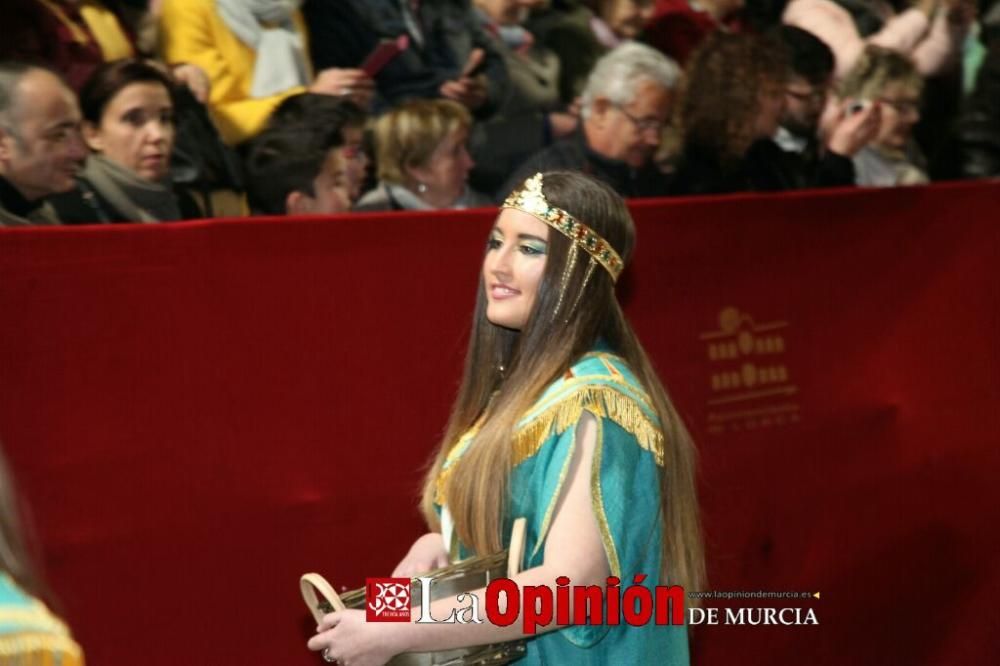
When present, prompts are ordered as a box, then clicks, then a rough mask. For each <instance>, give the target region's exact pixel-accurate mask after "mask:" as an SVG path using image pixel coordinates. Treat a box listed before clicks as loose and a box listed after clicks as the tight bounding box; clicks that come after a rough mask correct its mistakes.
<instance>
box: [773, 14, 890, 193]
mask: <svg viewBox="0 0 1000 666" xmlns="http://www.w3.org/2000/svg"><path fill="white" fill-rule="evenodd" d="M777 36H778V38H779V39H780V40H781V41H782V42H783V43H784V45H785V47H786V49H787V51H788V55H789V62H790V65H791V72H790V76H789V78H788V81H787V83H786V84H785V107H784V112H783V113H782V117H781V125H780V127H779V128H778V131H777V133H776V134H775V136H774V141H775V143H777V144H778V146H780V147H781V149H782V150H784V151H785V152H786V154H787V156H788V159H787V160H786V161H787V162H788V166H789V169H788V172H789V173H790V174H791V175H792V176H793V177H794V178H795V179H796V180H797V181H798V182H797V183H796V185H797V186H798V187H848V186H851V185H854V183H855V173H854V165H853V163H852V158H853V157H854V155H856V154H857V153H858V152H859V151H860V150H861V149H862V148H864V147H865V146H866V145H868V143H869V142H870V141H871V140H872V139H873V138H874V137H875V134H876V133H877V132H878V122H879V115H880V114H879V108H878V106H877V105H868V106H862V107H858V108H854V109H852V108H851V105H850V104H847V105H844V107H843V108H840V109H831V113H830V115H829V120H830V127H829V129H828V131H827V133H826V141H825V143H824V144H821V142H820V139H821V137H820V135H821V133H822V130H821V128H820V125H821V120H822V119H823V116H824V112H826V110H827V99H828V93H829V91H830V87H831V85H832V83H833V73H834V56H833V51H831V50H830V47H828V46H827V45H826V44H825V43H823V42H822V41H821V40H820V39H819V38H817V37H815V36H814V35H813V34H812V33H809V32H807V31H805V30H802V29H801V28H796V27H794V26H788V25H783V26H781V27H780V28H778V29H777ZM796 157H797V158H798V159H797V160H796V159H794V158H796Z"/></svg>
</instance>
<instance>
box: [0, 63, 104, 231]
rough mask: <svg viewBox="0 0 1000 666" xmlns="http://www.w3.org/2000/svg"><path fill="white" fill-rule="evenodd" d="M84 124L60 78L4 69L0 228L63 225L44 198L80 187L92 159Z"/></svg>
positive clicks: (16, 66)
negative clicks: (87, 162)
mask: <svg viewBox="0 0 1000 666" xmlns="http://www.w3.org/2000/svg"><path fill="white" fill-rule="evenodd" d="M80 123H81V118H80V109H79V106H78V105H77V101H76V95H74V94H73V91H71V90H70V89H69V87H67V86H66V84H65V83H63V81H62V79H60V78H59V77H58V76H57V75H56V74H54V73H52V72H50V71H49V70H47V69H43V68H41V67H35V66H32V65H25V64H21V63H13V62H5V63H0V227H2V226H26V225H32V224H57V223H58V220H57V218H56V215H55V212H54V211H53V210H52V208H51V207H50V206H48V205H47V204H46V202H45V198H46V197H47V196H49V195H52V194H56V193H57V192H68V191H69V190H71V189H73V188H74V187H75V186H76V174H77V172H78V171H79V170H80V167H81V166H82V165H83V161H84V159H85V158H86V155H87V152H86V148H85V146H84V144H83V139H82V138H81V136H80Z"/></svg>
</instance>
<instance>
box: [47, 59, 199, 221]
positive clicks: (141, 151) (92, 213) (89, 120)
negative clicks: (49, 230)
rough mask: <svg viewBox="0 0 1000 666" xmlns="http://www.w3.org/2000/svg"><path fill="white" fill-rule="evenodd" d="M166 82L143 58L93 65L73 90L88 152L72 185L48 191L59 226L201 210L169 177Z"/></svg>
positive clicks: (195, 214) (170, 112)
mask: <svg viewBox="0 0 1000 666" xmlns="http://www.w3.org/2000/svg"><path fill="white" fill-rule="evenodd" d="M172 88H173V82H172V81H171V80H170V78H169V77H168V75H167V74H166V72H165V71H163V69H161V68H160V67H157V66H155V65H151V64H149V63H147V62H145V61H143V60H116V61H114V62H111V63H107V64H104V65H101V66H100V67H98V68H97V69H96V70H95V71H94V74H93V75H92V76H91V77H90V80H89V81H87V82H86V83H85V84H84V85H83V89H82V90H81V91H80V110H81V113H82V115H83V137H84V140H85V141H86V143H87V147H88V148H90V151H91V152H90V156H89V157H88V158H87V163H86V165H85V166H84V168H83V170H82V171H81V172H80V173H79V174H78V175H77V186H76V188H75V189H73V190H71V191H70V192H66V193H64V194H59V195H56V196H54V197H52V199H51V201H52V205H53V206H54V207H55V209H56V212H57V214H58V215H59V219H60V220H61V221H62V222H63V224H87V223H97V222H100V223H115V222H167V221H171V220H183V219H196V218H199V217H201V216H202V211H201V209H200V208H199V207H198V205H197V204H196V203H195V201H194V200H193V199H192V198H191V196H190V195H188V194H187V193H186V192H184V191H183V190H181V191H175V190H174V187H173V183H172V182H171V180H170V155H171V152H172V151H173V147H174V139H175V136H176V135H175V126H174V101H173V95H172Z"/></svg>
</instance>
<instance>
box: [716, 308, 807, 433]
mask: <svg viewBox="0 0 1000 666" xmlns="http://www.w3.org/2000/svg"><path fill="white" fill-rule="evenodd" d="M790 330H791V324H789V322H788V321H785V320H780V319H772V320H770V321H764V322H760V321H756V320H755V319H754V318H753V317H752V316H751V315H750V313H748V312H746V311H743V310H740V309H739V308H735V307H731V306H730V307H725V308H723V309H722V310H721V311H720V312H719V321H718V329H717V330H712V331H706V332H705V333H702V334H701V336H700V338H701V340H702V341H703V342H704V343H705V351H706V353H707V358H708V367H709V373H710V377H709V385H710V386H711V388H712V393H711V395H710V396H709V399H708V424H707V425H708V427H707V430H708V432H710V433H711V434H713V435H722V434H725V433H727V432H740V431H744V430H756V429H758V428H773V427H780V426H785V425H791V424H793V423H798V422H799V420H800V418H801V414H800V407H799V399H798V393H799V388H798V386H796V385H795V382H794V381H793V380H792V373H791V372H790V370H789V368H788V354H787V352H788V342H789V336H790Z"/></svg>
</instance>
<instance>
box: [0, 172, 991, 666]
mask: <svg viewBox="0 0 1000 666" xmlns="http://www.w3.org/2000/svg"><path fill="white" fill-rule="evenodd" d="M998 204H1000V186H998V185H996V184H992V185H991V184H976V185H954V186H938V187H934V188H915V189H897V190H885V191H865V192H861V191H858V192H836V193H817V194H796V195H786V196H781V197H765V196H746V197H731V198H723V199H718V200H674V201H646V202H641V203H635V204H634V205H633V206H632V210H633V213H634V216H635V218H636V221H637V225H638V229H639V246H638V252H637V255H636V257H635V261H634V264H633V266H632V267H630V268H629V270H628V271H627V272H626V277H625V278H624V279H623V284H622V285H621V286H620V296H621V298H622V300H623V301H624V302H625V305H626V309H627V312H628V314H629V316H630V318H631V319H632V321H633V322H634V324H635V327H636V329H637V330H638V332H639V335H640V337H641V339H642V340H643V342H644V344H645V345H646V346H647V348H648V350H649V351H650V353H651V355H652V356H653V358H654V360H655V362H656V365H657V367H658V369H659V370H660V372H661V375H662V376H663V378H664V380H665V382H666V383H667V385H668V387H669V388H670V390H671V392H672V394H673V397H674V399H675V401H676V402H677V404H678V406H679V408H680V410H681V412H682V413H683V415H684V417H685V419H686V420H687V423H688V425H689V427H690V428H691V430H692V431H693V433H694V436H695V438H696V440H697V442H698V445H699V448H700V451H701V486H702V500H703V502H702V503H703V509H704V521H705V528H706V540H707V549H708V555H709V574H710V581H709V588H710V589H713V590H723V591H754V590H771V591H785V590H795V591H808V592H820V593H821V596H820V598H819V599H814V598H809V599H806V600H794V601H792V600H760V599H751V600H740V601H735V600H733V601H708V602H706V605H708V606H719V607H720V608H726V607H730V608H738V607H741V606H742V607H780V606H797V607H801V608H803V609H805V608H811V609H812V610H813V611H814V613H815V614H816V617H817V619H818V621H819V626H792V627H773V626H768V627H764V626H726V625H720V626H713V627H704V626H703V627H700V628H698V629H697V630H696V632H695V642H694V646H693V649H694V656H695V661H696V663H699V664H722V663H737V662H739V663H760V664H802V663H809V664H843V663H852V664H866V663H871V664H882V663H908V664H941V663H956V664H957V663H984V661H985V660H988V658H989V657H990V656H992V657H994V658H995V657H996V655H997V654H998V651H1000V642H998V638H997V635H996V631H995V629H996V626H997V619H998V617H997V612H996V610H995V599H996V598H997V596H998V593H1000V563H998V560H1000V558H998V555H1000V536H998V533H997V530H996V527H995V526H996V524H997V518H998V515H997V514H998V510H997V507H998V506H1000V490H998V488H1000V485H998V484H997V483H996V476H997V473H998V471H1000V465H998V462H1000V460H998V458H1000V454H998V453H997V451H998V448H997V445H998V443H1000V442H998V439H1000V438H998V425H1000V424H998V421H1000V417H998V411H1000V410H998V405H1000V402H998V398H1000V380H998V376H1000V373H998V367H997V366H998V364H997V352H996V347H997V342H996V341H997V340H998V339H1000V330H998V329H1000V321H998V296H997V286H996V285H997V277H998V276H997V273H998V269H997V266H998V263H997V262H998V258H1000V257H998V254H1000V252H998V251H1000V238H998V229H1000V220H998V213H997V211H998V208H1000V207H998ZM492 217H493V213H492V212H491V211H472V212H468V213H447V214H414V215H385V216H378V215H366V216H355V217H341V218H331V219H321V218H312V219H308V218H306V219H296V220H267V219H255V220H242V221H218V222H200V223H186V224H175V225H162V226H151V225H149V226H147V225H142V226H139V225H136V226H127V227H126V226H117V227H104V228H85V229H84V228H54V229H32V230H4V231H2V232H0V439H2V441H3V443H4V446H5V448H6V450H7V453H8V456H9V458H10V459H11V461H12V464H13V466H14V468H15V471H16V472H17V474H18V477H19V479H20V481H21V485H22V491H23V494H24V495H25V497H26V499H27V500H29V501H30V504H31V506H32V509H33V513H34V519H35V523H36V524H37V526H38V531H39V533H40V538H41V541H42V543H43V545H44V550H45V556H46V559H45V565H46V568H47V571H48V573H49V574H50V577H51V582H52V583H53V587H54V588H55V589H56V590H57V591H58V593H59V595H60V597H61V600H62V603H63V606H64V611H65V615H66V617H67V619H68V620H69V622H70V623H71V625H72V626H73V628H74V630H75V632H76V634H77V637H78V638H79V640H80V642H81V643H82V644H83V645H84V647H85V649H86V651H87V653H88V656H89V660H90V662H91V663H92V664H96V665H98V666H102V665H106V664H112V665H114V664H128V663H134V662H136V661H141V662H143V663H145V664H148V665H150V666H155V665H158V664H163V665H166V664H171V665H172V664H221V663H242V664H278V663H280V664H303V665H305V664H312V663H315V660H316V657H315V655H311V654H310V653H308V652H307V651H306V650H305V648H304V643H305V640H306V638H307V637H308V635H309V631H310V629H311V627H312V622H311V620H310V619H309V618H308V616H307V614H306V611H305V609H304V607H303V606H302V605H301V600H300V599H299V597H298V591H297V580H298V576H299V574H301V573H302V572H304V571H308V570H317V571H320V572H322V573H324V574H325V575H327V577H329V578H330V579H332V580H333V581H335V582H336V583H337V584H343V585H349V586H356V585H360V584H361V583H362V582H363V578H364V576H365V575H385V574H387V573H388V572H389V571H390V570H391V568H392V566H393V565H394V563H395V562H396V561H397V559H398V558H399V557H401V555H402V554H403V552H404V551H405V549H406V548H407V546H408V544H409V542H410V540H411V539H412V538H414V537H415V536H417V535H418V534H419V533H420V532H421V529H422V527H421V522H420V519H419V517H418V515H417V512H416V509H415V498H416V494H417V492H418V488H419V485H420V481H421V469H422V466H423V464H424V463H425V461H426V459H427V457H428V455H429V452H430V451H431V450H432V448H433V447H434V446H435V444H436V440H437V438H438V436H439V435H440V433H441V430H442V428H443V424H444V421H445V418H446V415H447V411H448V407H449V404H450V401H451V399H452V398H453V396H454V393H455V390H456V384H457V378H458V373H459V368H460V365H461V360H462V355H463V352H464V343H465V339H466V336H467V333H468V326H469V324H468V322H469V317H470V314H471V310H472V304H473V299H474V295H475V286H476V277H477V272H478V269H479V260H480V256H481V252H482V248H483V243H484V239H485V237H486V232H487V230H488V228H489V225H490V223H491V220H492Z"/></svg>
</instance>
